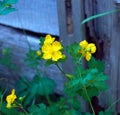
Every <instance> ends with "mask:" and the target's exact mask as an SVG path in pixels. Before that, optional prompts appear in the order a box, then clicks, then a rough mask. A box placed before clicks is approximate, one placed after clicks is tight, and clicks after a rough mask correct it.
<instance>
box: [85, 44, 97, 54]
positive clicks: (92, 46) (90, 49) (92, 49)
mask: <svg viewBox="0 0 120 115" xmlns="http://www.w3.org/2000/svg"><path fill="white" fill-rule="evenodd" d="M86 50H87V51H88V52H90V53H95V52H96V46H95V44H93V43H90V44H88V45H87V47H86Z"/></svg>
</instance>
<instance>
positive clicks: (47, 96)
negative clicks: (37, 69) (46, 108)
mask: <svg viewBox="0 0 120 115" xmlns="http://www.w3.org/2000/svg"><path fill="white" fill-rule="evenodd" d="M41 83H42V87H43V91H44V94H45V97H46V99H47V101H48V103H49V105H51V104H52V102H51V100H50V98H49V95H48V94H47V93H46V90H45V85H44V83H43V80H42V78H41Z"/></svg>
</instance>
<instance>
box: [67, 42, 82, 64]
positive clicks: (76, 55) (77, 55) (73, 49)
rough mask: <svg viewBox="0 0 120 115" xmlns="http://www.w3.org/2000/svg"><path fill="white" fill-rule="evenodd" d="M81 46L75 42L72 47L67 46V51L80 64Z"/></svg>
mask: <svg viewBox="0 0 120 115" xmlns="http://www.w3.org/2000/svg"><path fill="white" fill-rule="evenodd" d="M79 50H80V46H79V44H78V43H76V42H74V43H72V44H71V45H69V46H67V49H66V51H67V52H68V53H69V54H70V55H71V56H72V59H73V61H74V62H75V63H78V60H79V58H80V57H81V54H80V53H79Z"/></svg>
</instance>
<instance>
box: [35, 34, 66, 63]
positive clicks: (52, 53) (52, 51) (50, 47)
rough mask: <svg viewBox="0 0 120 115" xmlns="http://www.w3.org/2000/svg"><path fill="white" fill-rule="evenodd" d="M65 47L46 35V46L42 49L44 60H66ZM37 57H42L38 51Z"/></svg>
mask: <svg viewBox="0 0 120 115" xmlns="http://www.w3.org/2000/svg"><path fill="white" fill-rule="evenodd" d="M62 49H63V47H62V45H61V43H60V42H58V41H55V38H54V37H52V36H50V35H46V37H45V40H44V44H43V46H42V48H41V52H42V53H43V55H42V58H43V59H45V60H52V61H58V60H59V59H64V58H65V55H64V54H62V51H61V50H62ZM37 55H40V52H39V51H37Z"/></svg>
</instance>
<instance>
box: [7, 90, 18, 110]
mask: <svg viewBox="0 0 120 115" xmlns="http://www.w3.org/2000/svg"><path fill="white" fill-rule="evenodd" d="M16 98H17V96H16V95H15V89H12V91H11V94H10V95H8V96H7V97H6V101H7V106H6V107H7V108H11V107H12V105H11V104H12V103H14V101H15V99H16Z"/></svg>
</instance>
